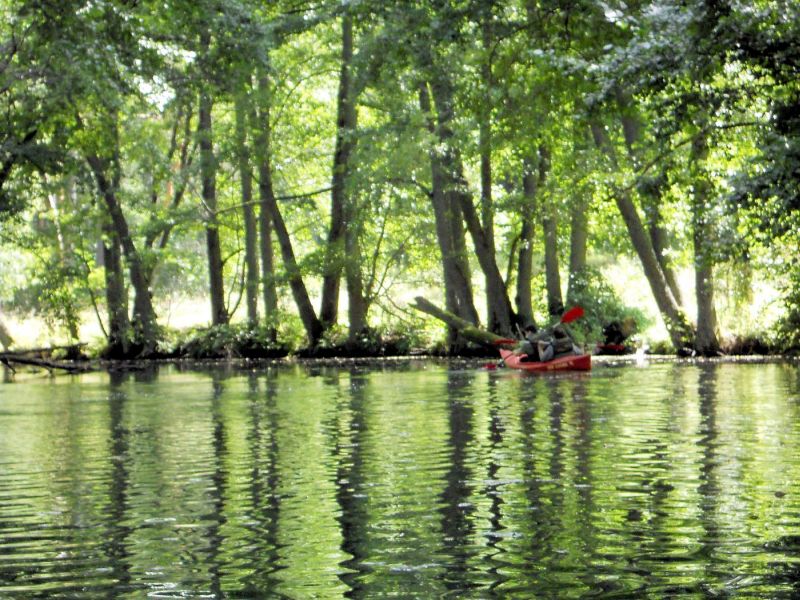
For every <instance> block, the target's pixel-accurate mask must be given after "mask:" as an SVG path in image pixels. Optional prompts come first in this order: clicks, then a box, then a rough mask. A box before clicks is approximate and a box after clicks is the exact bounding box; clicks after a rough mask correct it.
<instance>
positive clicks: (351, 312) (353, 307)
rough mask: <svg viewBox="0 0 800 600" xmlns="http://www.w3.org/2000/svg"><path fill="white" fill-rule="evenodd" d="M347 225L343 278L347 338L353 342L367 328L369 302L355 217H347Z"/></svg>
mask: <svg viewBox="0 0 800 600" xmlns="http://www.w3.org/2000/svg"><path fill="white" fill-rule="evenodd" d="M348 223H349V226H348V228H347V234H346V236H345V252H346V254H347V261H346V262H345V278H346V280H347V300H348V302H347V317H348V324H349V329H348V339H349V341H350V343H351V344H352V343H355V342H356V339H357V337H358V336H359V335H360V334H361V333H363V332H364V331H366V330H367V329H368V326H369V323H368V321H367V313H368V311H369V303H368V301H367V298H366V297H365V295H364V280H363V277H362V274H361V244H360V241H359V237H358V228H357V227H355V226H354V223H355V219H354V218H352V217H350V218H348Z"/></svg>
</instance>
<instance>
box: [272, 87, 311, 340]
mask: <svg viewBox="0 0 800 600" xmlns="http://www.w3.org/2000/svg"><path fill="white" fill-rule="evenodd" d="M258 91H259V93H258V96H259V110H260V115H261V117H260V121H261V123H260V131H259V135H258V143H257V145H258V156H259V182H258V185H259V193H260V197H261V202H262V204H261V210H262V211H266V214H268V215H269V218H270V220H271V222H272V226H273V228H274V231H275V235H276V237H277V238H278V246H279V247H280V250H281V257H282V258H283V264H284V268H285V269H286V275H287V278H288V280H289V287H290V288H291V290H292V296H293V297H294V301H295V304H297V310H298V313H299V314H300V320H301V321H302V323H303V327H304V328H305V330H306V335H307V336H308V341H309V344H310V345H311V346H312V347H313V346H316V345H317V344H318V343H319V341H320V339H321V338H322V334H323V331H324V328H323V326H322V322H321V321H320V320H319V319H318V318H317V314H316V312H314V306H313V305H312V304H311V299H310V297H309V295H308V290H307V289H306V286H305V283H304V282H303V277H302V275H301V273H300V267H299V265H298V264H297V259H296V258H295V254H294V248H293V247H292V240H291V237H290V236H289V230H288V229H287V228H286V223H285V222H284V220H283V215H282V214H281V211H280V207H279V206H278V201H277V199H276V198H275V192H274V190H273V187H272V167H271V152H272V149H271V126H270V122H269V101H270V94H269V83H268V81H267V79H266V77H265V76H261V77H259V82H258ZM263 232H264V228H263V227H262V233H263ZM265 243H266V240H265V239H263V238H262V250H263V249H264V244H265ZM264 262H265V263H266V261H264ZM266 283H267V282H266V281H265V284H266ZM270 300H271V299H270Z"/></svg>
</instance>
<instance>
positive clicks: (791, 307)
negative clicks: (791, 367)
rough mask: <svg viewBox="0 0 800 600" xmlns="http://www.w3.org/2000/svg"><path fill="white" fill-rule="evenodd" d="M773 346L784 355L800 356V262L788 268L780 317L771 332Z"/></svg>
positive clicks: (795, 259) (794, 262)
mask: <svg viewBox="0 0 800 600" xmlns="http://www.w3.org/2000/svg"><path fill="white" fill-rule="evenodd" d="M772 336H773V340H772V341H773V344H774V345H775V346H776V347H777V349H778V350H779V351H781V352H783V353H786V354H793V355H798V354H800V260H798V259H797V257H795V258H794V260H793V263H792V265H791V266H790V271H789V276H788V280H787V282H786V286H785V290H784V299H783V311H782V313H781V317H780V318H779V319H778V321H777V322H776V324H775V327H774V329H773V331H772Z"/></svg>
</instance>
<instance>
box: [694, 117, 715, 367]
mask: <svg viewBox="0 0 800 600" xmlns="http://www.w3.org/2000/svg"><path fill="white" fill-rule="evenodd" d="M707 157H708V140H707V138H706V134H705V133H704V132H701V133H699V134H698V135H697V137H696V138H695V139H694V142H693V143H692V156H691V158H692V168H691V171H692V175H693V178H692V179H693V184H694V185H693V187H694V192H693V197H692V226H693V232H692V233H693V235H692V238H693V242H694V269H695V295H696V298H697V334H696V336H695V343H694V347H695V350H696V351H697V352H699V353H700V354H703V355H707V356H708V355H715V354H718V353H719V340H718V339H717V312H716V309H715V308H714V257H713V248H712V245H713V241H712V240H713V235H714V232H713V224H712V223H711V219H710V216H709V212H710V211H709V208H708V203H709V202H710V195H711V183H710V182H709V180H708V175H707V173H706V172H705V160H706V158H707Z"/></svg>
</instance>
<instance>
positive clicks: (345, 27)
mask: <svg viewBox="0 0 800 600" xmlns="http://www.w3.org/2000/svg"><path fill="white" fill-rule="evenodd" d="M352 62H353V19H352V17H351V16H350V15H349V14H345V15H344V16H343V17H342V62H341V68H340V71H339V93H338V97H337V105H336V106H337V108H336V112H337V116H336V148H335V151H334V156H333V177H332V182H331V226H330V230H329V231H328V246H327V248H326V249H325V273H324V277H323V279H322V299H321V302H320V320H321V321H322V324H323V325H324V326H325V327H329V326H330V325H332V324H334V323H336V320H337V317H338V313H339V286H340V282H341V278H342V269H343V267H344V263H345V261H349V260H357V257H353V256H349V255H348V256H345V246H346V245H347V241H346V239H345V238H346V237H347V228H348V227H349V226H350V223H349V222H348V221H347V219H346V214H347V212H348V207H347V203H348V199H347V180H348V177H349V171H350V156H351V155H352V153H353V148H354V147H355V139H354V134H355V130H356V125H357V124H356V107H355V98H354V97H353V89H352V73H351V70H352Z"/></svg>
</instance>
